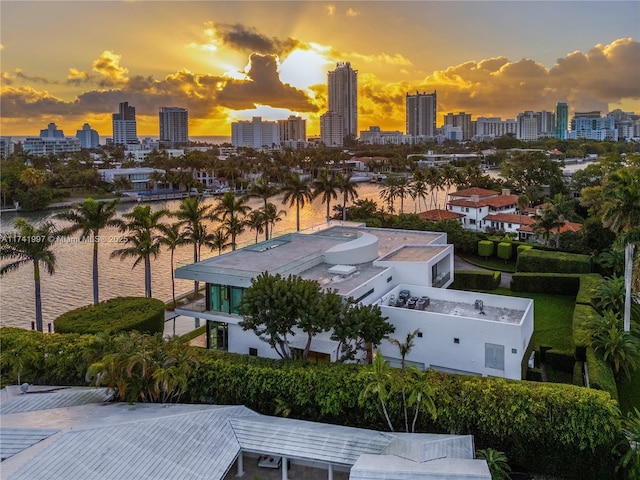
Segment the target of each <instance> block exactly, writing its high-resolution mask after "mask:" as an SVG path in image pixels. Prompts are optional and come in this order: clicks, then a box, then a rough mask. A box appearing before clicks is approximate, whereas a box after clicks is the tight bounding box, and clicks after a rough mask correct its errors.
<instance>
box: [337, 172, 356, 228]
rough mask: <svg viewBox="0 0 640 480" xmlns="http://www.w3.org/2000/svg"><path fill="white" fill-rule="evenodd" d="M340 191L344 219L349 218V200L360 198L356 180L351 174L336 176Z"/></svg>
mask: <svg viewBox="0 0 640 480" xmlns="http://www.w3.org/2000/svg"><path fill="white" fill-rule="evenodd" d="M336 182H337V184H338V191H339V192H340V193H341V194H342V220H346V219H347V202H349V201H351V202H353V201H355V200H356V199H357V198H358V188H357V184H356V182H354V181H352V180H351V175H342V174H340V175H338V176H337V177H336Z"/></svg>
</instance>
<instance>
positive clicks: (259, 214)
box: [246, 208, 265, 243]
mask: <svg viewBox="0 0 640 480" xmlns="http://www.w3.org/2000/svg"><path fill="white" fill-rule="evenodd" d="M246 223H247V226H248V227H249V230H255V232H256V243H258V235H259V234H261V233H262V232H264V226H265V218H264V212H263V211H262V209H261V208H259V209H257V210H251V211H250V212H249V214H248V215H247V220H246Z"/></svg>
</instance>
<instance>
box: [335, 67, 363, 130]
mask: <svg viewBox="0 0 640 480" xmlns="http://www.w3.org/2000/svg"><path fill="white" fill-rule="evenodd" d="M328 87H329V111H330V112H334V113H337V114H338V115H340V116H342V129H343V130H342V131H343V132H344V134H343V136H344V137H354V138H355V137H357V135H358V71H357V70H353V69H352V68H351V63H349V62H339V63H338V64H337V66H336V69H335V70H334V71H332V72H329V73H328Z"/></svg>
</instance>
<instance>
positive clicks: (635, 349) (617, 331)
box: [591, 325, 640, 379]
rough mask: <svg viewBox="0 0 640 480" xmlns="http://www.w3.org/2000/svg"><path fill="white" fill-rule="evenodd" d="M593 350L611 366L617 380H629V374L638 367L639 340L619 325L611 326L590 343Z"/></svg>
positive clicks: (639, 355) (639, 360)
mask: <svg viewBox="0 0 640 480" xmlns="http://www.w3.org/2000/svg"><path fill="white" fill-rule="evenodd" d="M591 346H592V347H593V348H594V350H596V351H599V352H601V353H602V358H603V359H604V360H605V361H606V362H609V363H610V364H611V366H612V367H613V371H614V373H615V375H616V377H617V378H619V379H620V378H622V377H623V375H622V374H623V373H624V377H626V378H629V377H630V375H631V372H632V371H634V370H636V369H638V368H639V367H640V339H638V337H636V336H635V335H633V334H632V333H631V332H626V331H624V330H623V328H622V326H621V325H611V326H610V327H609V328H608V329H606V330H604V331H602V332H600V333H599V335H597V336H596V337H595V338H593V340H592V341H591Z"/></svg>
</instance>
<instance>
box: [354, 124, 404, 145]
mask: <svg viewBox="0 0 640 480" xmlns="http://www.w3.org/2000/svg"><path fill="white" fill-rule="evenodd" d="M360 141H361V142H362V143H366V144H367V145H401V144H403V143H405V136H404V135H403V133H402V132H401V131H399V130H393V131H383V130H380V127H377V126H371V127H369V130H362V131H361V132H360Z"/></svg>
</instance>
